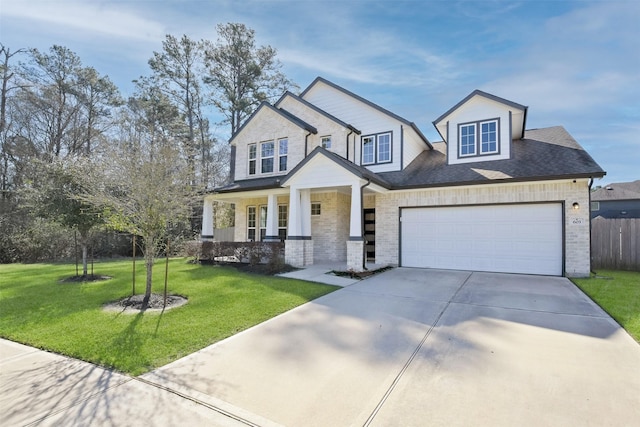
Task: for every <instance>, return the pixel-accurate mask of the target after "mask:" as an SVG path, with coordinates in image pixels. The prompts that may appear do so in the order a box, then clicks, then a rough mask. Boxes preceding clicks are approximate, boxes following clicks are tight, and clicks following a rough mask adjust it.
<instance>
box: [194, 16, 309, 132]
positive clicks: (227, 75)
mask: <svg viewBox="0 0 640 427" xmlns="http://www.w3.org/2000/svg"><path fill="white" fill-rule="evenodd" d="M217 31H218V40H217V42H216V43H215V44H214V43H211V42H209V41H204V42H203V43H204V46H205V64H206V76H205V82H206V83H207V84H208V85H209V86H210V87H211V90H212V92H213V93H212V96H211V102H212V103H213V105H214V106H215V107H216V108H217V109H218V110H219V111H220V112H221V113H222V114H223V115H224V116H225V123H228V124H229V125H230V126H231V133H232V134H234V133H235V132H236V131H237V130H238V129H239V128H240V126H241V125H242V123H243V122H244V120H245V119H246V118H247V117H248V116H249V115H250V114H251V113H252V112H253V110H255V109H256V108H257V107H258V105H259V104H260V103H261V102H262V101H267V100H273V99H274V98H277V97H278V96H280V95H282V93H283V92H284V91H286V90H287V89H290V88H292V87H297V86H295V84H294V83H292V82H291V81H290V80H289V79H287V77H286V76H285V75H284V74H283V73H282V71H281V68H282V64H281V63H280V61H278V60H277V59H276V53H277V52H276V49H274V48H272V47H271V46H260V47H257V46H256V42H255V31H254V30H252V29H250V28H248V27H247V26H245V25H244V24H239V23H227V24H219V25H218V26H217Z"/></svg>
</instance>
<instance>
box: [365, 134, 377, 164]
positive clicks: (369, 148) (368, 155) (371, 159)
mask: <svg viewBox="0 0 640 427" xmlns="http://www.w3.org/2000/svg"><path fill="white" fill-rule="evenodd" d="M375 148H376V142H375V137H374V136H365V137H364V138H362V164H363V165H369V164H372V163H375V162H376V155H375Z"/></svg>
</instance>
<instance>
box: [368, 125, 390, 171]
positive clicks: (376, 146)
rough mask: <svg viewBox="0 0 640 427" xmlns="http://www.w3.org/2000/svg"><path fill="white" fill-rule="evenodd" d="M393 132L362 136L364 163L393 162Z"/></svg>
mask: <svg viewBox="0 0 640 427" xmlns="http://www.w3.org/2000/svg"><path fill="white" fill-rule="evenodd" d="M391 145H392V137H391V132H385V133H379V134H376V135H367V136H363V137H362V164H363V165H372V164H377V163H389V162H391Z"/></svg>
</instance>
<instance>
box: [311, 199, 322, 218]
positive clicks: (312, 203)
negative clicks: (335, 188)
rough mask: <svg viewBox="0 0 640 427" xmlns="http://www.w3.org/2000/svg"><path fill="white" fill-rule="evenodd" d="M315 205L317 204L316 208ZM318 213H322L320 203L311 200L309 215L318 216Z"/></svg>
mask: <svg viewBox="0 0 640 427" xmlns="http://www.w3.org/2000/svg"><path fill="white" fill-rule="evenodd" d="M315 206H317V207H318V208H317V209H314V207H315ZM314 212H316V213H314ZM320 215H322V203H320V202H311V216H320Z"/></svg>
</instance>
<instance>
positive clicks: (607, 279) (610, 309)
mask: <svg viewBox="0 0 640 427" xmlns="http://www.w3.org/2000/svg"><path fill="white" fill-rule="evenodd" d="M573 281H574V283H575V284H576V285H578V287H580V289H582V290H583V291H584V292H585V293H586V294H587V295H589V296H590V297H591V299H593V300H594V301H595V302H596V303H597V304H598V305H599V306H600V307H602V308H603V309H604V310H605V311H606V312H607V313H609V314H610V315H611V317H613V318H614V319H616V321H617V322H618V323H620V325H621V326H622V327H623V328H624V329H626V331H627V332H629V335H631V336H632V337H633V338H635V340H636V341H638V342H640V272H636V271H609V270H599V271H598V274H597V276H596V277H595V278H593V277H592V278H589V279H573Z"/></svg>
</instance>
